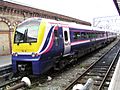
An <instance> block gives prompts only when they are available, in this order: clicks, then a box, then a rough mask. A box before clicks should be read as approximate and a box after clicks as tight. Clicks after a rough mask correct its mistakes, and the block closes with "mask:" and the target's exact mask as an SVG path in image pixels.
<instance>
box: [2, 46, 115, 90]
mask: <svg viewBox="0 0 120 90" xmlns="http://www.w3.org/2000/svg"><path fill="white" fill-rule="evenodd" d="M113 48H114V47H113ZM111 50H112V49H111ZM103 56H104V55H103ZM103 63H105V62H104V61H103ZM10 67H11V66H10ZM114 68H115V66H114ZM114 68H112V69H113V70H112V72H111V73H112V74H113V71H114ZM96 69H97V67H96ZM6 70H7V68H6ZM11 70H12V69H10V70H9V69H8V71H7V72H10V73H11ZM95 71H96V70H94V71H93V72H95ZM3 72H4V70H3ZM3 72H2V70H1V75H3V76H4V75H5V74H4V73H3ZM101 72H104V71H101ZM6 74H7V73H6ZM87 74H88V77H87V78H86V77H83V79H82V81H79V82H77V83H83V84H85V82H86V80H87V79H88V78H89V77H94V76H95V75H94V73H92V74H91V75H90V74H89V72H88V73H87ZM97 75H98V74H97ZM97 75H96V77H97ZM50 76H51V75H50ZM102 76H103V75H101V77H102ZM46 77H47V76H46ZM46 77H45V76H44V78H43V77H42V78H37V79H35V78H32V79H31V78H30V80H32V85H31V86H32V87H36V86H38V84H40V83H43V82H46ZM99 77H100V76H99ZM21 79H22V77H20V76H19V77H13V78H11V79H9V80H7V81H5V82H4V83H2V84H0V89H2V90H6V89H7V88H6V87H7V86H9V87H10V86H14V85H16V84H17V83H19V82H20V81H21ZM41 80H42V82H41ZM95 80H96V81H95V84H94V85H95V86H99V85H100V84H99V82H100V81H101V80H102V79H101V78H97V79H95ZM108 80H109V78H108ZM108 82H109V81H108ZM77 83H74V84H77ZM74 84H73V85H74ZM106 86H107V85H106ZM9 87H8V88H9ZM71 88H72V86H71ZM95 88H96V87H95ZM23 90H25V88H23ZM66 90H70V89H69V88H68V89H67V88H66ZM93 90H96V89H93Z"/></svg>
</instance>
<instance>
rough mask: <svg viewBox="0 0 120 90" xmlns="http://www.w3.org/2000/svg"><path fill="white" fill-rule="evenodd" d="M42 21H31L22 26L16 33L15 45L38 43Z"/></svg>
mask: <svg viewBox="0 0 120 90" xmlns="http://www.w3.org/2000/svg"><path fill="white" fill-rule="evenodd" d="M39 26H40V21H38V20H30V21H26V22H24V23H22V24H20V25H19V26H18V27H17V28H16V31H15V37H14V43H32V42H37V37H38V30H39Z"/></svg>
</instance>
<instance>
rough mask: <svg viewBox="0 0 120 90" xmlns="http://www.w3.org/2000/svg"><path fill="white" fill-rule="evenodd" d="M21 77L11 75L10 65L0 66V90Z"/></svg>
mask: <svg viewBox="0 0 120 90" xmlns="http://www.w3.org/2000/svg"><path fill="white" fill-rule="evenodd" d="M20 79H21V77H13V73H12V65H7V66H4V67H1V68H0V90H4V88H6V86H7V85H10V84H13V83H14V82H17V81H19V80H20Z"/></svg>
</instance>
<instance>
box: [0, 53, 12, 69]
mask: <svg viewBox="0 0 120 90" xmlns="http://www.w3.org/2000/svg"><path fill="white" fill-rule="evenodd" d="M11 63H12V62H11V55H6V56H0V67H3V66H6V65H10V64H11Z"/></svg>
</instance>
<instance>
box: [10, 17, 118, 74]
mask: <svg viewBox="0 0 120 90" xmlns="http://www.w3.org/2000/svg"><path fill="white" fill-rule="evenodd" d="M116 38H117V34H116V33H114V32H110V31H107V30H106V31H105V30H101V29H99V28H95V27H92V26H87V25H80V24H76V23H74V22H64V21H58V20H51V19H45V18H40V17H34V18H28V19H26V20H25V21H23V22H21V23H20V24H19V25H18V26H17V27H16V28H15V31H14V35H13V42H12V68H13V72H14V73H20V72H28V71H29V73H31V74H33V75H41V74H43V73H45V72H47V71H48V70H50V69H51V68H54V69H56V70H59V69H61V68H63V67H64V66H66V65H67V64H69V63H71V62H73V61H74V60H76V58H78V57H81V56H83V55H85V54H87V53H90V52H92V51H94V50H96V49H98V48H100V47H102V46H105V45H106V44H108V43H110V42H112V41H113V40H115V39H116Z"/></svg>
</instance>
